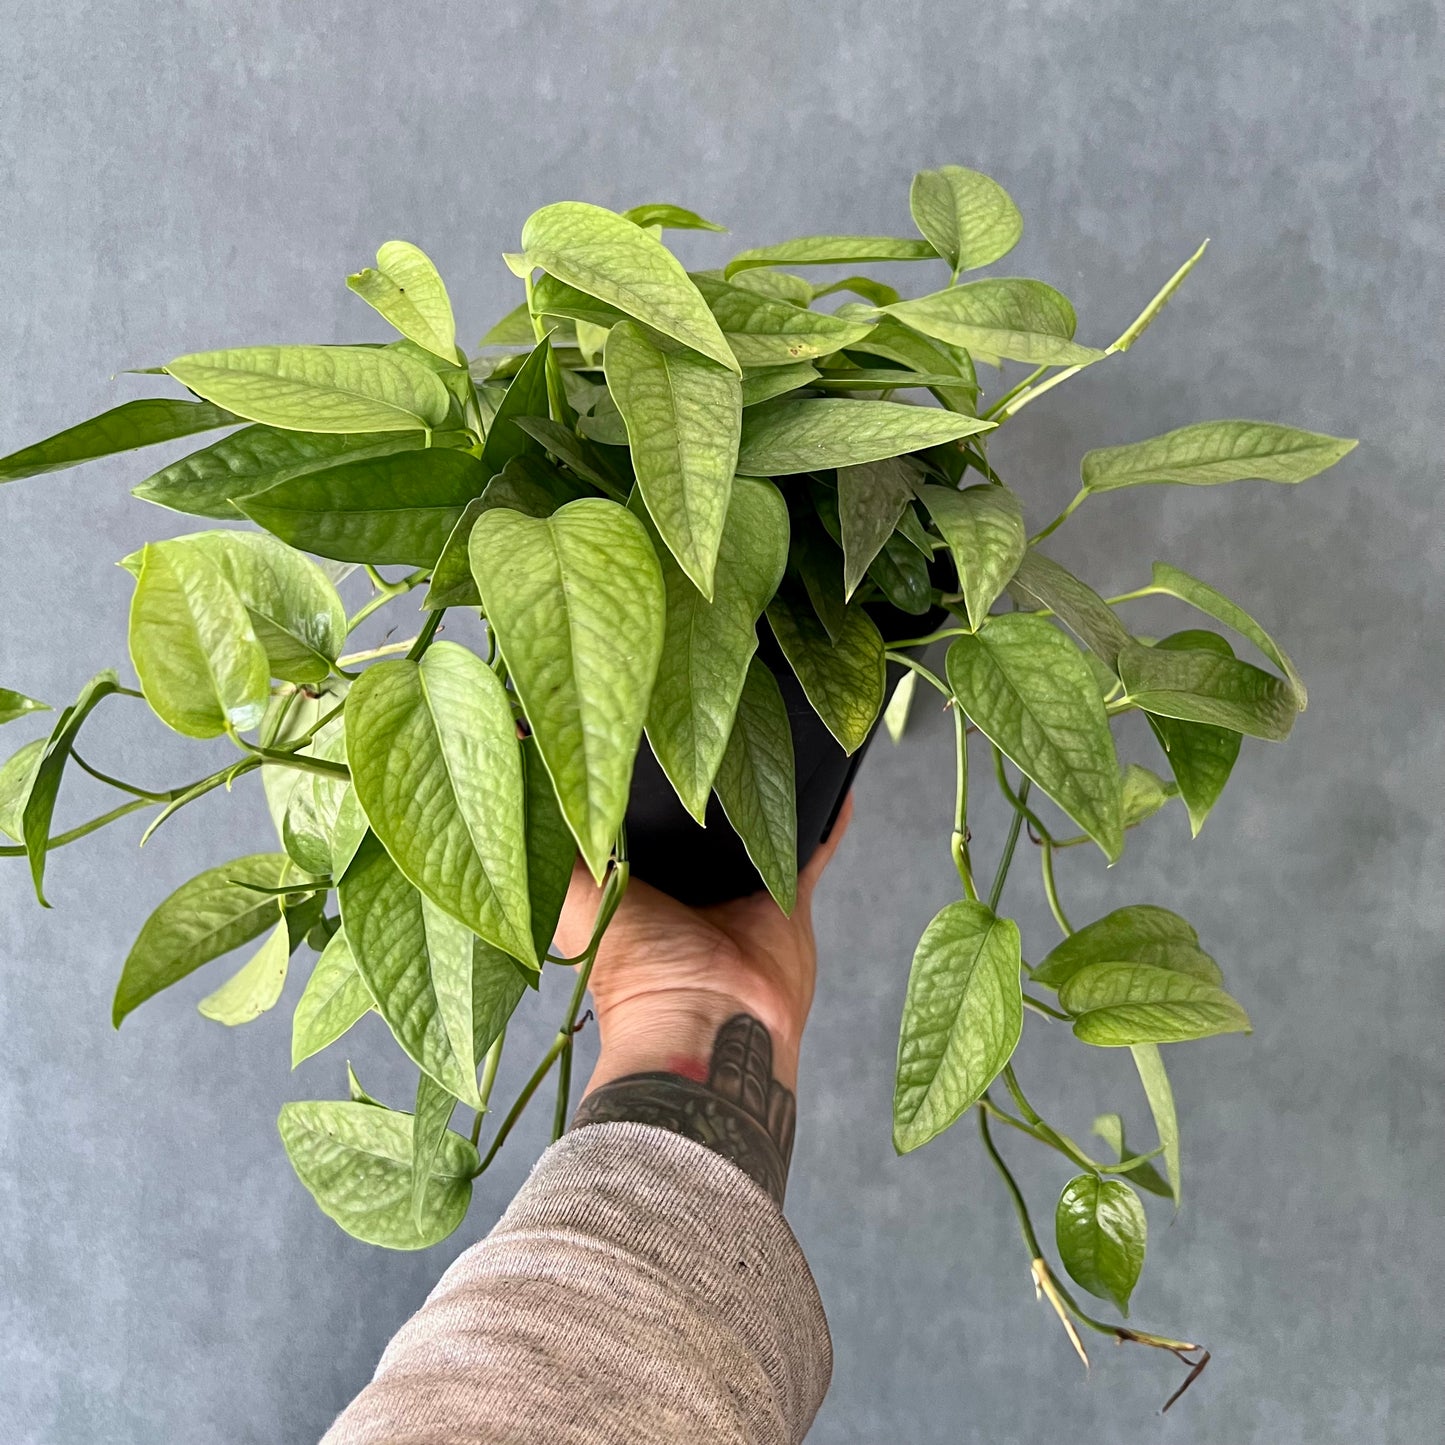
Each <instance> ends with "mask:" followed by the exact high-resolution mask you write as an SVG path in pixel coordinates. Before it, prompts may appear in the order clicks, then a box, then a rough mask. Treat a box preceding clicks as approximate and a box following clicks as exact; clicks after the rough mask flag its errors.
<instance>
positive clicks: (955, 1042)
mask: <svg viewBox="0 0 1445 1445" xmlns="http://www.w3.org/2000/svg"><path fill="white" fill-rule="evenodd" d="M1019 966H1020V964H1019V931H1018V925H1017V924H1015V923H1014V922H1013V921H1012V920H1011V919H1007V918H997V917H995V916H994V913H993V911H992V910H991V909H989V908H987V907H985V906H984V905H983V904H982V903H971V902H958V903H950V904H947V905H946V906H945V907H944V908H943V909H941V910H940V911H939V912H938V913H937V914H936V915H935V916H934V919H933V921H932V922H931V923H930V924H929V925H928V927H927V928H926V929H925V930H924V933H923V937H922V938H921V939H920V940H919V943H918V948H917V950H916V951H915V953H914V955H913V966H912V968H911V969H910V971H909V974H908V997H907V1000H906V1002H905V1003H904V1005H903V1023H902V1027H901V1029H900V1031H899V1035H898V1074H897V1080H896V1082H895V1084H894V1089H893V1147H894V1148H895V1149H897V1151H898V1152H899V1153H900V1154H906V1153H908V1152H909V1150H912V1149H917V1148H918V1147H919V1146H920V1145H921V1144H926V1143H928V1141H929V1140H930V1139H932V1138H934V1137H935V1136H936V1135H938V1134H941V1133H942V1132H943V1131H944V1130H945V1129H947V1128H948V1127H949V1125H951V1124H953V1123H954V1122H955V1121H956V1120H957V1119H958V1118H959V1117H960V1116H961V1115H962V1114H963V1113H964V1111H965V1110H966V1109H969V1108H970V1107H971V1106H972V1105H973V1104H975V1103H977V1101H978V1100H979V1098H980V1097H981V1096H982V1094H983V1091H984V1090H985V1089H987V1088H988V1086H989V1085H990V1084H991V1083H992V1082H993V1081H994V1079H995V1078H997V1077H998V1074H999V1072H1000V1071H1001V1070H1002V1068H1003V1066H1004V1065H1005V1064H1006V1063H1008V1061H1009V1058H1010V1056H1011V1055H1012V1054H1013V1051H1014V1049H1015V1047H1016V1046H1017V1045H1018V1041H1019V1034H1020V1032H1021V1031H1022V1029H1023V992H1022V989H1021V988H1020V986H1019Z"/></svg>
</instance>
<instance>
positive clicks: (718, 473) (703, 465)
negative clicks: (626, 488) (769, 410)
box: [605, 321, 743, 598]
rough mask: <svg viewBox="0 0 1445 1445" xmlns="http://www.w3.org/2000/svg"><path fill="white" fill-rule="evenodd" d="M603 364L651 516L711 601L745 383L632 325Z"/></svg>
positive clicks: (612, 338)
mask: <svg viewBox="0 0 1445 1445" xmlns="http://www.w3.org/2000/svg"><path fill="white" fill-rule="evenodd" d="M605 366H606V372H607V385H608V388H609V389H610V391H611V392H612V396H613V399H614V401H615V402H616V404H617V409H618V411H620V412H621V413H622V419H623V421H624V422H626V424H627V436H628V439H629V444H630V447H631V451H632V466H633V470H634V471H635V472H636V473H637V484H638V486H639V487H640V488H641V489H642V499H643V501H645V502H646V503H647V510H648V511H649V512H650V513H651V515H652V520H653V521H654V522H655V523H656V524H657V530H658V532H659V533H660V534H661V536H662V539H663V541H664V542H666V543H667V546H668V549H669V550H670V551H671V552H672V555H673V556H674V557H676V558H677V560H678V562H679V564H680V565H681V566H682V569H683V571H684V572H686V573H687V575H688V576H689V577H690V578H692V580H693V581H694V582H695V583H696V584H697V587H698V590H699V591H700V592H702V594H703V595H704V596H705V597H708V598H711V597H712V592H713V568H714V565H715V564H716V561H717V551H718V544H719V541H720V540H721V537H722V530H723V520H724V518H725V517H726V516H727V510H728V497H729V495H730V493H731V491H732V484H733V471H734V469H735V467H736V464H737V456H738V429H739V426H740V425H741V420H742V411H743V402H742V388H741V385H740V384H739V382H738V378H737V377H736V376H735V375H734V374H733V373H732V372H731V371H729V370H728V369H727V368H725V367H722V366H719V365H718V364H717V363H716V362H714V361H709V360H708V359H707V358H706V357H703V356H699V355H697V353H696V352H692V351H688V350H686V349H684V348H682V347H678V346H675V345H672V344H670V343H665V342H664V343H658V342H654V341H653V340H652V339H651V338H650V337H649V336H648V334H647V332H646V331H645V330H644V329H643V328H642V327H641V326H638V325H637V324H636V323H635V322H631V321H623V322H619V323H618V324H617V325H616V326H614V327H613V328H612V331H611V332H610V333H609V335H608V337H607V351H606V359H605Z"/></svg>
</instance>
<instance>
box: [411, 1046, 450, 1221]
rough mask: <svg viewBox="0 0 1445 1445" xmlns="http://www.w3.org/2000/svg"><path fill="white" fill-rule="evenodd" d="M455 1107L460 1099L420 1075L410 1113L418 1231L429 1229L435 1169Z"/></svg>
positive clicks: (413, 1200)
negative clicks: (430, 1200) (428, 1211)
mask: <svg viewBox="0 0 1445 1445" xmlns="http://www.w3.org/2000/svg"><path fill="white" fill-rule="evenodd" d="M456 1107H457V1101H456V1100H455V1099H454V1098H452V1096H451V1095H450V1094H449V1093H447V1091H446V1090H445V1089H443V1088H442V1086H441V1085H440V1084H438V1083H437V1082H435V1080H433V1079H432V1078H431V1077H430V1076H429V1075H427V1074H421V1075H419V1076H418V1078H417V1081H416V1105H415V1108H414V1111H413V1113H412V1116H411V1217H412V1223H413V1224H415V1225H416V1227H417V1231H418V1233H420V1232H422V1231H423V1230H425V1229H426V1224H427V1203H428V1200H429V1198H430V1196H431V1193H432V1190H433V1188H434V1187H435V1180H434V1179H433V1178H432V1171H433V1170H434V1169H435V1168H436V1163H437V1156H438V1155H439V1154H440V1153H441V1151H442V1147H443V1145H444V1144H445V1142H446V1136H447V1125H448V1124H450V1123H451V1121H452V1114H453V1113H455V1112H456Z"/></svg>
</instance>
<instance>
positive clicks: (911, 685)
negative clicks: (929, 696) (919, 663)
mask: <svg viewBox="0 0 1445 1445" xmlns="http://www.w3.org/2000/svg"><path fill="white" fill-rule="evenodd" d="M917 691H918V674H917V673H916V672H914V671H912V670H911V669H910V670H909V671H908V672H905V673H904V674H903V676H902V677H900V678H899V679H898V686H897V687H895V688H894V689H893V696H892V697H890V698H889V699H888V706H887V707H885V708H884V709H883V726H884V727H886V728H887V729H888V736H889V737H890V738H892V739H893V741H894V742H895V743H901V742H902V741H903V734H904V733H905V732H906V731H907V729H908V714H909V713H910V712H911V711H912V710H913V695H914V693H916V692H917Z"/></svg>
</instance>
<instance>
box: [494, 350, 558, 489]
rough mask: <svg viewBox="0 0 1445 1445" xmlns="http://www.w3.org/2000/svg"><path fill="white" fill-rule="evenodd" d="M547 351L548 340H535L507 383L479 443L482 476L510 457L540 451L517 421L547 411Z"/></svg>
mask: <svg viewBox="0 0 1445 1445" xmlns="http://www.w3.org/2000/svg"><path fill="white" fill-rule="evenodd" d="M551 354H552V347H551V342H550V341H548V340H545V339H544V340H542V341H539V342H538V343H537V344H536V346H534V347H533V348H532V350H531V351H530V352H529V353H528V356H527V359H526V360H525V361H524V362H523V363H522V365H521V369H520V370H519V371H518V372H517V374H516V376H514V377H513V378H512V380H511V383H510V384H509V385H508V387H507V393H506V395H505V396H504V397H503V398H502V404H501V405H500V406H499V407H498V408H497V414H496V415H495V416H494V417H493V418H492V424H491V425H490V426H489V427H488V428H487V439H486V441H485V442H484V443H483V444H482V473H483V475H484V477H494V476H496V474H497V473H498V472H500V471H501V470H502V469H503V468H504V467H505V466H506V465H507V463H508V462H510V461H511V460H512V459H513V458H514V457H524V456H528V455H532V456H539V455H540V454H541V446H540V444H539V443H538V442H536V441H534V440H533V439H532V437H531V436H530V435H529V434H528V433H527V431H526V430H524V429H523V428H522V427H520V426H519V425H518V424H517V423H518V419H519V418H521V417H524V416H526V417H530V416H545V415H546V414H547V358H548V357H549V356H550V355H551Z"/></svg>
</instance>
